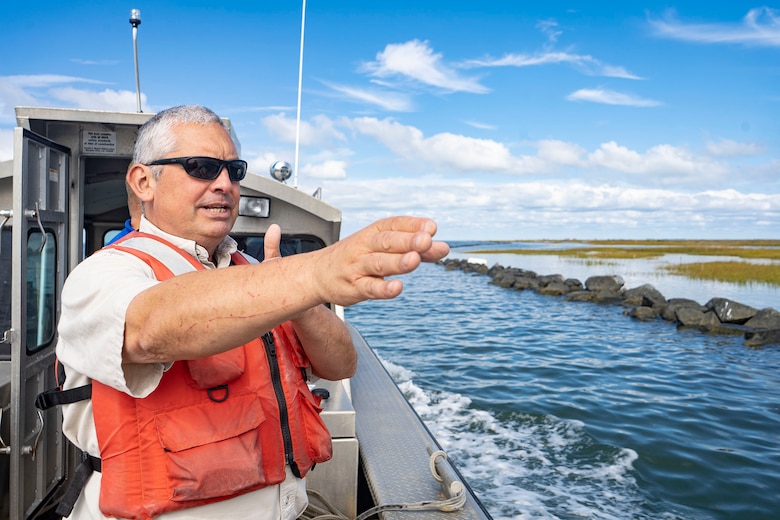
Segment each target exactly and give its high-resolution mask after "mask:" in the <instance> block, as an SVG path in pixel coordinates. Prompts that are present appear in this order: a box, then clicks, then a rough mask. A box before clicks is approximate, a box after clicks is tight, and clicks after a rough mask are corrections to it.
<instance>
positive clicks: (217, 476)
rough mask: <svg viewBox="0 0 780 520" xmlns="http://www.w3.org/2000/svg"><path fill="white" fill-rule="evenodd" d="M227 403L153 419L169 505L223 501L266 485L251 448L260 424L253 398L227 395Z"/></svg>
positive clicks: (261, 418)
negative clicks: (211, 500) (218, 499)
mask: <svg viewBox="0 0 780 520" xmlns="http://www.w3.org/2000/svg"><path fill="white" fill-rule="evenodd" d="M229 401H230V404H229V405H228V404H227V403H216V402H208V403H201V404H197V405H193V406H187V407H184V408H180V409H176V410H172V411H167V412H164V413H161V414H159V415H157V416H156V417H155V425H156V427H157V434H158V438H159V440H160V444H161V445H162V448H163V450H164V451H165V452H166V455H167V460H166V472H167V476H168V479H169V482H170V489H171V491H172V496H171V500H173V501H187V500H202V499H209V498H216V497H226V496H231V495H236V494H239V493H241V492H243V491H245V490H249V489H253V488H257V487H260V486H262V485H265V484H266V481H267V477H266V475H265V473H264V471H263V458H262V454H261V452H260V447H259V446H258V442H257V439H258V426H259V425H260V424H261V423H262V422H264V421H265V414H264V413H263V410H262V407H261V405H260V401H259V400H258V398H257V396H256V395H253V394H247V395H238V396H233V395H231V396H230V399H229Z"/></svg>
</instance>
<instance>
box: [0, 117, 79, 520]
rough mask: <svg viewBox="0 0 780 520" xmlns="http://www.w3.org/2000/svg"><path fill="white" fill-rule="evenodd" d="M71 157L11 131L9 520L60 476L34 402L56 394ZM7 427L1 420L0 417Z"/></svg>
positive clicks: (54, 444)
mask: <svg viewBox="0 0 780 520" xmlns="http://www.w3.org/2000/svg"><path fill="white" fill-rule="evenodd" d="M69 163H70V150H69V149H68V148H65V147H63V146H60V145H58V144H57V143H54V142H52V141H50V140H48V139H46V138H44V137H41V136H39V135H37V134H34V133H32V132H30V131H28V130H25V129H22V128H16V129H15V130H14V166H13V168H14V171H13V217H12V218H13V234H12V241H13V247H12V249H13V253H12V254H13V268H12V283H11V290H12V295H11V301H12V305H11V331H10V335H9V334H7V335H6V336H7V339H8V336H10V343H11V377H12V379H11V408H10V430H11V431H10V440H11V442H10V453H9V456H10V500H11V503H10V518H11V520H17V519H24V518H28V517H31V516H33V515H34V514H35V513H36V510H37V509H38V508H39V507H40V506H41V504H43V503H44V502H45V501H46V499H47V497H48V496H49V495H50V494H51V492H52V491H53V490H54V489H55V488H56V487H57V485H58V484H59V483H60V481H61V480H62V479H63V477H64V475H65V468H66V464H65V463H66V460H65V455H66V454H65V452H66V448H67V447H66V444H67V443H66V442H64V438H63V437H62V435H61V422H62V421H61V414H60V411H59V410H57V409H56V408H54V409H50V410H48V411H46V412H43V413H41V412H39V411H38V410H37V409H36V408H35V406H34V401H35V397H36V395H38V393H40V392H42V391H43V390H46V389H48V388H52V387H54V386H56V379H55V370H54V360H55V354H54V346H55V343H56V324H57V319H58V317H59V299H60V294H61V289H62V284H63V283H64V281H65V275H66V274H67V272H66V271H67V268H66V266H67V264H66V262H67V258H68V251H67V247H68V237H67V232H68V228H67V218H66V216H67V212H68V186H69V184H70V172H69ZM3 420H4V421H5V420H6V417H3Z"/></svg>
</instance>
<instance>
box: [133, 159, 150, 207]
mask: <svg viewBox="0 0 780 520" xmlns="http://www.w3.org/2000/svg"><path fill="white" fill-rule="evenodd" d="M126 180H127V185H128V186H130V189H132V190H133V193H135V196H136V197H138V199H139V200H140V201H141V202H144V203H146V202H150V201H152V200H153V199H154V185H155V178H154V175H153V174H152V169H151V168H150V167H149V166H146V165H143V164H138V163H136V164H131V165H130V167H129V168H128V169H127V177H126Z"/></svg>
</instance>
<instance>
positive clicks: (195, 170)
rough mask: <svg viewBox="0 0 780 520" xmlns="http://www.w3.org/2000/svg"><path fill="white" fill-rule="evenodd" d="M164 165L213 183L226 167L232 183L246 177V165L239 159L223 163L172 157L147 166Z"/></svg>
mask: <svg viewBox="0 0 780 520" xmlns="http://www.w3.org/2000/svg"><path fill="white" fill-rule="evenodd" d="M165 164H180V165H181V166H182V168H184V171H185V172H187V173H188V174H189V175H191V176H192V177H195V178H196V179H203V180H206V181H213V180H214V179H216V178H217V177H219V173H220V172H221V171H222V168H225V167H227V170H228V176H229V177H230V180H231V181H233V182H237V181H240V180H242V179H243V178H244V177H246V169H247V163H246V161H242V160H241V159H231V160H229V161H223V160H222V159H214V158H213V157H173V158H170V159H158V160H156V161H152V162H150V163H149V164H147V166H162V165H165Z"/></svg>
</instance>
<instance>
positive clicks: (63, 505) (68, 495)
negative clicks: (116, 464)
mask: <svg viewBox="0 0 780 520" xmlns="http://www.w3.org/2000/svg"><path fill="white" fill-rule="evenodd" d="M81 388H83V387H81ZM101 466H102V464H101V462H100V458H98V457H95V456H93V455H90V454H89V453H87V452H86V451H82V452H81V464H79V466H78V467H77V468H76V473H75V474H74V475H73V482H71V483H70V485H69V486H68V490H67V491H66V492H65V496H63V497H62V500H61V501H60V503H59V505H57V511H56V513H57V514H58V515H60V516H62V517H63V518H64V517H67V516H70V514H71V513H72V512H73V506H75V505H76V500H78V498H79V495H80V494H81V491H82V490H83V489H84V486H86V485H87V480H89V477H90V475H92V473H93V472H94V471H98V472H99V471H100V469H101Z"/></svg>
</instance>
